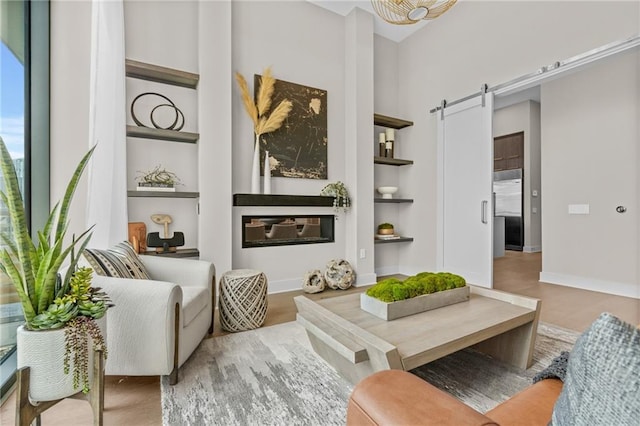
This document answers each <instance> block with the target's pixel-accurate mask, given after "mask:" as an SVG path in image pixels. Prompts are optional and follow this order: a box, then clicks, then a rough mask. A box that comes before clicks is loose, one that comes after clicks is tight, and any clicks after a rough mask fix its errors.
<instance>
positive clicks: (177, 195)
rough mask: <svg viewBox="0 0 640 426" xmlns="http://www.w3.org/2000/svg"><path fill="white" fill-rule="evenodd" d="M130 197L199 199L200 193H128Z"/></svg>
mask: <svg viewBox="0 0 640 426" xmlns="http://www.w3.org/2000/svg"><path fill="white" fill-rule="evenodd" d="M127 196H129V197H143V198H144V197H146V198H149V197H151V198H198V197H199V196H200V193H199V192H186V191H176V192H168V191H127Z"/></svg>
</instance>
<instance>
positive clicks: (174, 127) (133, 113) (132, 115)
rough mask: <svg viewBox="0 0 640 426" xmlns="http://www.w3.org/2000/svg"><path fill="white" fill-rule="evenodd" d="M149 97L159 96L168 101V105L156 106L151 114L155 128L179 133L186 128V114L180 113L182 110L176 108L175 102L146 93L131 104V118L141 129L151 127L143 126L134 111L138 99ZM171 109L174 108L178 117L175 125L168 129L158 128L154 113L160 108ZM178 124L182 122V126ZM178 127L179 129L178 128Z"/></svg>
mask: <svg viewBox="0 0 640 426" xmlns="http://www.w3.org/2000/svg"><path fill="white" fill-rule="evenodd" d="M147 95H154V96H159V97H161V98H162V99H164V100H166V101H167V102H168V103H166V104H159V105H156V106H155V107H153V109H152V110H151V113H149V119H150V120H151V124H153V127H155V128H156V129H161V130H175V131H179V130H181V129H182V128H183V127H184V114H183V113H182V111H180V109H179V108H178V107H177V106H176V104H174V103H173V101H172V100H171V99H169V98H168V97H166V96H164V95H161V94H160V93H155V92H145V93H141V94H139V95H138V96H136V97H135V99H134V100H133V102H131V118H132V119H133V122H134V123H136V124H137V125H138V126H140V127H149V126H145V125H144V124H142V122H141V121H140V120H138V117H136V113H135V111H134V108H135V104H136V102H137V101H138V99H140V98H141V97H143V96H147ZM163 106H166V107H170V108H173V110H174V112H175V114H176V117H175V119H174V120H173V123H171V125H169V126H167V127H161V126H158V124H157V123H156V122H155V120H154V119H153V114H154V112H155V111H156V110H157V109H158V108H160V107H163ZM178 122H180V125H179V126H177V125H178ZM176 126H177V127H176Z"/></svg>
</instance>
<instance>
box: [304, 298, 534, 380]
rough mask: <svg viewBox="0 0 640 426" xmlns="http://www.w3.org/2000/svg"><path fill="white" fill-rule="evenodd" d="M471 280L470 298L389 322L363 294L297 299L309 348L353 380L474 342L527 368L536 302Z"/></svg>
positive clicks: (427, 359) (403, 367) (419, 362)
mask: <svg viewBox="0 0 640 426" xmlns="http://www.w3.org/2000/svg"><path fill="white" fill-rule="evenodd" d="M469 287H470V290H471V297H470V299H469V301H467V302H462V303H456V304H454V305H449V306H445V307H442V308H438V309H434V310H432V311H427V312H423V313H419V314H415V315H411V316H408V317H404V318H399V319H396V320H393V321H385V320H382V319H380V318H378V317H375V316H373V315H371V314H369V313H367V312H365V311H363V310H361V309H360V294H349V295H346V296H340V297H332V298H328V299H322V300H318V301H313V300H311V299H308V298H307V297H305V296H298V297H295V298H294V300H295V303H296V306H297V308H298V315H297V320H298V322H299V323H300V324H302V325H303V326H304V327H305V328H306V330H307V335H308V336H309V340H310V342H311V345H312V346H313V348H314V350H315V351H316V352H317V353H318V354H319V355H320V356H322V357H323V358H324V359H325V360H326V361H327V362H328V363H329V364H331V365H332V366H333V367H335V368H336V370H338V372H339V373H340V374H342V375H343V376H344V377H345V378H347V379H348V380H350V381H351V382H353V383H357V382H358V381H360V380H361V379H363V378H364V377H366V376H368V375H370V374H372V373H374V372H376V371H380V370H389V369H400V370H411V369H413V368H416V367H419V366H421V365H423V364H426V363H429V362H431V361H433V360H436V359H438V358H441V357H443V356H445V355H449V354H451V353H453V352H456V351H458V350H460V349H464V348H468V347H471V346H473V348H474V349H477V350H479V351H482V352H484V353H487V354H489V355H491V356H493V357H494V358H497V359H499V360H502V361H505V362H508V363H510V364H513V365H515V366H517V367H520V368H527V367H529V366H530V365H531V362H532V356H533V347H534V344H535V339H536V332H537V328H538V317H539V315H540V304H541V301H540V300H538V299H532V298H529V297H523V296H518V295H514V294H510V293H505V292H502V291H497V290H490V289H485V288H481V287H475V286H469Z"/></svg>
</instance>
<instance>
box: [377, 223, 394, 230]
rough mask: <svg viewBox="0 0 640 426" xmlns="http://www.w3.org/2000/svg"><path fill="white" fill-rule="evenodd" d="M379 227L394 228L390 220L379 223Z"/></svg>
mask: <svg viewBox="0 0 640 426" xmlns="http://www.w3.org/2000/svg"><path fill="white" fill-rule="evenodd" d="M378 229H393V224H392V223H388V222H385V223H381V224H380V225H378Z"/></svg>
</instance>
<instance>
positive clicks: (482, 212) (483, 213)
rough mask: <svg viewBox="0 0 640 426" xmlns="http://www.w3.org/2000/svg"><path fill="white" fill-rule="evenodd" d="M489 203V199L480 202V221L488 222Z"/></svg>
mask: <svg viewBox="0 0 640 426" xmlns="http://www.w3.org/2000/svg"><path fill="white" fill-rule="evenodd" d="M488 205H489V202H488V201H487V200H482V202H481V203H480V221H481V222H482V223H488V222H487V206H488Z"/></svg>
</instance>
